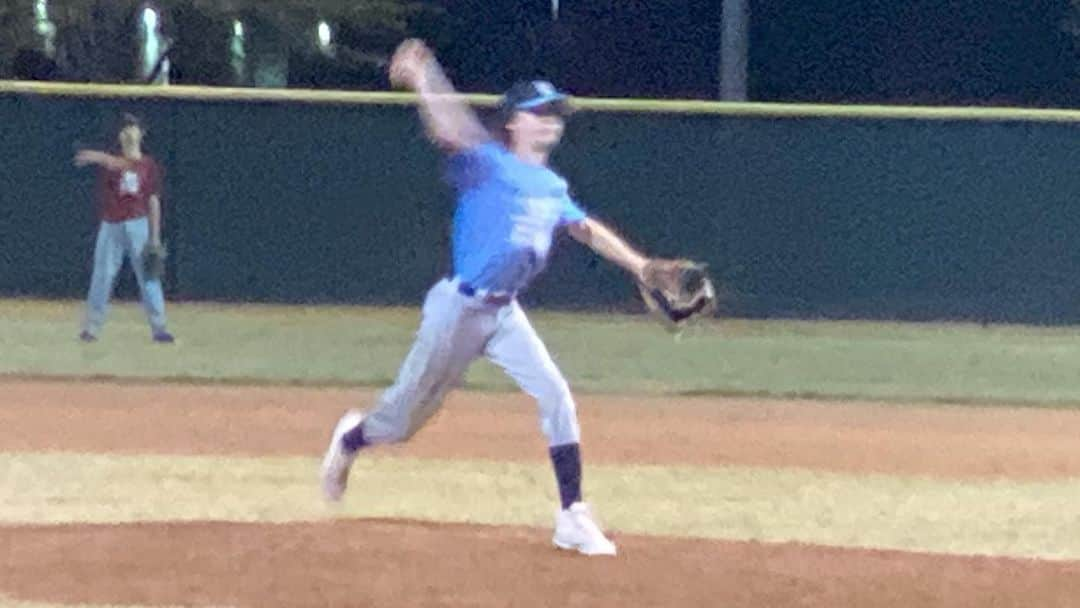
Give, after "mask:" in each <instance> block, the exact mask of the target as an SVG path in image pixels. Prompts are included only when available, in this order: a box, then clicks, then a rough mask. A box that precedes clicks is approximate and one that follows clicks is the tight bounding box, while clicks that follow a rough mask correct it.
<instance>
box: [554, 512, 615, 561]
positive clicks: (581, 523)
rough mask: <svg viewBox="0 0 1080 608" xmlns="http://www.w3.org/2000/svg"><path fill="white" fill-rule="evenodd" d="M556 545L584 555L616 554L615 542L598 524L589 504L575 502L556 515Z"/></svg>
mask: <svg viewBox="0 0 1080 608" xmlns="http://www.w3.org/2000/svg"><path fill="white" fill-rule="evenodd" d="M551 542H553V543H555V546H556V547H558V548H560V549H566V550H568V551H577V552H578V553H581V554H583V555H615V543H613V542H611V541H610V540H608V538H607V537H606V536H604V533H603V532H601V531H600V526H598V525H596V520H595V519H593V516H592V513H591V512H590V511H589V506H588V505H586V504H585V503H583V502H575V503H574V504H572V505H570V508H569V509H564V510H562V511H559V514H558V515H556V516H555V536H554V537H553V538H552V539H551Z"/></svg>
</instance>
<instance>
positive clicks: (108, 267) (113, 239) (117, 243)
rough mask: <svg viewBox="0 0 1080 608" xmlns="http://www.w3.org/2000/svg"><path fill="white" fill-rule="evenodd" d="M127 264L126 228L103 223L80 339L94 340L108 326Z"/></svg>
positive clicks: (96, 242) (98, 239)
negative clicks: (115, 292)
mask: <svg viewBox="0 0 1080 608" xmlns="http://www.w3.org/2000/svg"><path fill="white" fill-rule="evenodd" d="M123 263H124V240H123V229H122V228H121V226H120V224H114V223H110V222H101V225H100V226H99V227H98V233H97V240H96V241H95V242H94V269H93V272H92V274H91V276H90V289H89V290H88V293H87V296H86V314H85V317H84V318H83V326H82V333H81V334H80V338H82V339H83V340H85V341H93V340H95V339H96V338H97V335H98V333H100V332H101V327H102V325H104V324H105V317H106V316H107V315H108V312H109V298H110V297H111V296H112V290H113V284H114V283H115V282H116V274H117V273H118V272H119V271H120V266H121V265H122V264H123Z"/></svg>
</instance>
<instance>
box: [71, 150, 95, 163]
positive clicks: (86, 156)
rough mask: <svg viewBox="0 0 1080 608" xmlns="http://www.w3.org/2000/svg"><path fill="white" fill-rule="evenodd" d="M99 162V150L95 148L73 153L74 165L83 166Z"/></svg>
mask: <svg viewBox="0 0 1080 608" xmlns="http://www.w3.org/2000/svg"><path fill="white" fill-rule="evenodd" d="M100 162H101V152H98V151H97V150H79V151H78V152H76V153H75V166H76V167H85V166H86V165H93V164H97V163H100Z"/></svg>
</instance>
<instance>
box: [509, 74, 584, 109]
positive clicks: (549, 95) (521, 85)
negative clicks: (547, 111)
mask: <svg viewBox="0 0 1080 608" xmlns="http://www.w3.org/2000/svg"><path fill="white" fill-rule="evenodd" d="M569 99H570V96H569V95H567V94H566V93H563V92H562V91H559V90H558V89H556V88H555V85H553V84H551V83H550V82H548V81H546V80H532V81H527V82H524V81H523V82H518V83H515V84H514V86H512V87H510V90H508V91H507V92H506V93H505V94H504V95H503V97H502V100H501V101H500V102H499V109H500V110H501V111H502V112H503V113H505V114H510V113H513V112H515V111H518V110H529V109H531V108H536V107H539V106H542V105H545V104H556V105H557V106H558V107H559V108H560V110H561V113H562V114H569V113H570V108H569V105H568V104H567V101H568V100H569Z"/></svg>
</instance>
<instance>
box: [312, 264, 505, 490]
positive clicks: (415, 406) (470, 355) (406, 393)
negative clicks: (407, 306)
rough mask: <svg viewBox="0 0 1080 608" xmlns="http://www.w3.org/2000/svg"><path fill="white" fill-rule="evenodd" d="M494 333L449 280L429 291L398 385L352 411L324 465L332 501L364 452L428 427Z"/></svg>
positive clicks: (486, 315) (486, 316)
mask: <svg viewBox="0 0 1080 608" xmlns="http://www.w3.org/2000/svg"><path fill="white" fill-rule="evenodd" d="M493 328H494V316H493V315H492V314H491V313H490V312H484V311H483V310H478V309H477V308H476V307H475V306H472V305H471V304H470V302H469V301H468V300H466V299H465V298H464V297H463V296H461V294H459V293H457V290H456V288H455V286H454V284H452V283H450V282H449V281H440V282H439V283H437V284H436V285H435V286H434V287H432V288H431V289H430V290H429V291H428V294H427V297H426V298H425V300H424V306H423V311H422V315H421V322H420V327H419V329H418V330H417V332H416V339H415V341H414V342H413V345H412V348H411V349H410V350H409V353H408V355H407V356H406V357H405V360H404V362H403V363H402V364H401V367H400V369H399V370H398V375H397V378H396V379H395V381H394V384H393V385H392V386H390V387H389V388H388V389H386V390H385V391H383V392H382V394H380V395H379V398H378V399H377V401H376V403H375V406H374V407H373V408H372V409H371V410H370V411H369V412H367V413H366V414H362V413H360V412H359V411H355V410H354V411H350V412H347V413H346V414H345V415H344V416H343V417H342V418H341V420H340V421H339V422H338V424H337V427H336V428H335V429H334V432H333V434H332V435H331V440H330V446H329V448H328V449H327V452H326V456H325V457H324V458H323V465H322V482H323V491H324V493H325V494H326V496H327V498H329V499H331V500H338V499H339V498H340V497H341V495H342V494H343V493H344V491H345V486H346V482H347V479H348V471H349V467H350V466H351V464H352V461H353V459H354V458H355V456H356V452H357V451H358V450H359V449H361V448H363V447H365V446H368V445H373V444H383V443H396V442H402V441H407V440H408V439H409V438H410V437H412V436H413V434H415V433H416V432H417V431H418V430H419V429H420V428H421V427H423V425H424V424H425V423H426V422H427V421H428V420H429V419H430V418H431V417H432V416H433V415H434V414H435V412H437V411H438V409H439V407H440V406H441V405H442V403H443V400H444V398H445V396H446V394H447V393H448V392H449V391H450V390H451V389H452V388H454V387H455V386H457V385H458V384H459V383H460V381H461V378H462V376H463V375H464V374H465V372H466V370H467V369H468V367H469V364H471V363H472V362H473V361H474V360H475V359H476V358H477V357H479V356H480V355H481V354H482V352H483V348H484V342H485V341H486V340H487V336H488V335H489V334H490V331H491V330H492V329H493Z"/></svg>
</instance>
